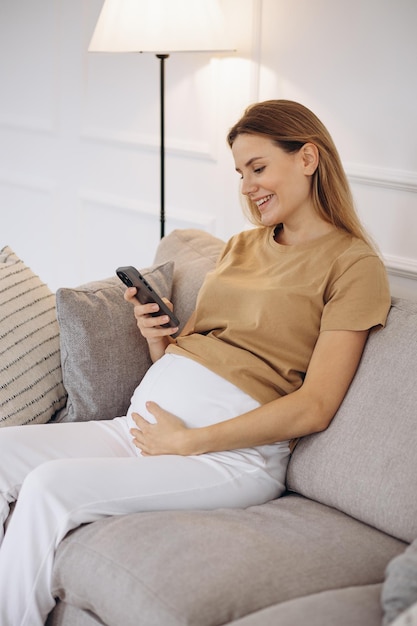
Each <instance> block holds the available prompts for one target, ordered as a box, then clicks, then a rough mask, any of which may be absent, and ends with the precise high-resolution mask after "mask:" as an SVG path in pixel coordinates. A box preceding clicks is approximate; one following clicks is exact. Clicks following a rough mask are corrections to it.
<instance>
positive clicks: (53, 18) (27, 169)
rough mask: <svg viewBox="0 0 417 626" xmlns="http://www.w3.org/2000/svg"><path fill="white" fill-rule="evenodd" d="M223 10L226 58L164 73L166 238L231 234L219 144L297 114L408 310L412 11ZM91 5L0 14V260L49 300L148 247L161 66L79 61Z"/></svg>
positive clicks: (354, 1) (330, 0)
mask: <svg viewBox="0 0 417 626" xmlns="http://www.w3.org/2000/svg"><path fill="white" fill-rule="evenodd" d="M196 1H197V0H196ZM223 1H224V3H225V7H226V10H227V12H228V14H229V16H230V15H232V16H235V19H234V25H233V30H234V34H235V35H236V36H237V38H238V42H239V52H238V53H237V54H236V55H234V56H233V57H217V58H210V57H209V56H208V55H171V57H170V58H169V59H168V60H167V62H166V90H167V93H166V107H167V112H166V135H167V138H166V141H167V159H166V211H167V232H169V231H170V230H171V229H173V228H188V227H196V228H203V229H205V230H208V231H210V232H212V233H214V234H216V235H218V236H220V237H223V238H227V237H229V236H230V235H231V234H232V233H234V232H236V231H238V230H240V229H242V228H245V227H246V223H245V221H244V219H243V217H242V216H241V209H240V203H239V198H238V193H237V189H238V177H237V175H236V173H235V172H234V168H233V162H232V159H231V155H230V153H229V149H228V148H227V146H226V144H225V135H226V132H227V130H228V128H229V127H230V126H231V125H232V124H233V123H234V122H235V121H236V119H237V118H238V117H239V116H240V114H241V113H242V111H243V109H244V108H245V106H246V105H247V104H249V103H250V102H253V101H256V100H260V99H266V98H289V99H296V100H299V101H301V102H303V103H304V104H306V105H307V106H309V107H310V108H312V109H313V110H314V111H315V112H316V113H317V114H318V115H319V117H321V118H322V120H323V121H324V122H325V124H326V125H327V126H328V128H329V130H330V131H331V133H332V134H333V137H334V139H335V141H336V143H337V145H338V147H339V149H340V153H341V156H342V159H343V161H344V164H345V167H346V170H347V172H348V174H349V177H350V180H351V183H352V187H353V191H354V195H355V198H356V200H357V205H358V210H359V212H360V214H361V216H362V218H363V220H364V221H365V223H366V225H367V226H368V228H369V230H370V231H371V233H372V234H373V236H374V238H375V239H376V240H377V243H378V244H379V246H380V248H381V251H382V253H383V255H384V257H385V258H386V261H387V267H388V269H389V272H390V275H391V280H392V284H393V290H394V293H398V294H405V293H411V294H414V297H416V298H417V236H416V235H417V206H416V197H417V196H416V193H417V150H416V148H415V141H414V139H415V137H416V136H417V132H416V131H417V116H416V115H415V113H414V109H415V102H416V101H417V84H416V81H415V59H416V58H417V40H416V38H415V35H414V30H415V25H416V24H417V3H416V2H415V0H397V1H396V2H395V3H394V2H392V0H350V1H349V2H342V1H341V0H338V1H337V2H335V1H334V0H223ZM101 6H102V0H71V1H68V0H37V1H36V2H33V0H1V1H0V89H1V97H0V218H1V222H0V248H1V247H3V245H6V244H8V245H10V246H11V247H12V248H14V250H15V251H16V252H17V253H18V254H19V255H20V256H21V257H22V258H23V259H24V260H25V261H26V262H27V263H28V264H29V265H31V267H32V268H33V269H34V270H35V271H37V272H38V273H39V274H40V276H41V277H42V278H43V279H44V280H46V281H47V282H48V283H49V285H50V286H51V288H53V289H55V288H57V287H58V286H62V285H67V286H70V285H76V284H79V283H82V282H84V281H86V280H93V279H95V278H100V277H103V276H108V275H111V274H112V273H113V271H114V268H115V267H116V266H117V265H122V264H136V265H138V266H139V267H141V266H144V265H146V264H149V263H151V261H152V258H153V253H154V250H155V247H156V245H157V242H158V238H159V220H158V211H159V153H158V145H159V104H158V98H159V82H158V80H159V66H158V61H157V59H156V58H155V57H154V56H153V55H106V54H104V55H100V54H89V53H87V47H88V43H89V40H90V37H91V34H92V32H93V29H94V25H95V22H96V20H97V17H98V14H99V12H100V9H101Z"/></svg>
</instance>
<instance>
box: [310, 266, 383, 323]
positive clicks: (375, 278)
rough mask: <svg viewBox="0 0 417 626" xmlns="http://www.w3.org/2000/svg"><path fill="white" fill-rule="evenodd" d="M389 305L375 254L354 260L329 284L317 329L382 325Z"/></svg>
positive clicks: (381, 267) (380, 267)
mask: <svg viewBox="0 0 417 626" xmlns="http://www.w3.org/2000/svg"><path fill="white" fill-rule="evenodd" d="M390 306H391V297H390V291H389V285H388V279H387V275H386V271H385V268H384V265H383V263H382V261H381V259H379V257H378V256H376V255H368V256H364V257H362V258H359V259H357V260H356V261H354V262H353V263H351V264H349V265H348V266H347V267H346V268H343V270H342V271H341V273H340V274H339V276H337V278H336V279H335V280H334V281H333V282H332V283H331V284H330V285H329V289H328V292H327V294H326V303H325V306H324V309H323V314H322V319H321V325H320V330H321V331H323V330H358V331H359V330H368V329H371V328H373V327H374V326H384V325H385V322H386V318H387V315H388V311H389V309H390Z"/></svg>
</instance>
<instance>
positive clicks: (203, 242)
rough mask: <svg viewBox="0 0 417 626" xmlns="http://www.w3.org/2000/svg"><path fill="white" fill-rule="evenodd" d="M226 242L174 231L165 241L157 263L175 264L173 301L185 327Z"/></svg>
mask: <svg viewBox="0 0 417 626" xmlns="http://www.w3.org/2000/svg"><path fill="white" fill-rule="evenodd" d="M224 245H225V242H224V241H222V240H221V239H218V238H217V237H214V235H211V234H210V233H206V232H204V231H202V230H196V229H193V228H189V229H183V230H174V231H172V232H171V233H170V234H169V235H167V236H166V237H165V238H164V239H162V240H161V242H160V244H159V246H158V249H157V251H156V255H155V263H158V264H159V263H165V262H167V261H173V262H174V277H173V282H172V293H171V299H172V302H173V303H174V306H175V314H176V316H177V317H178V319H179V320H180V322H181V327H182V326H183V325H184V324H185V322H186V321H187V320H188V318H189V317H190V315H191V313H192V312H193V311H194V307H195V301H196V298H197V294H198V291H199V289H200V287H201V284H202V282H203V280H204V277H205V275H206V274H207V272H209V271H210V270H212V269H213V268H214V266H215V264H216V261H217V259H218V257H219V254H220V252H221V251H222V249H223V248H224Z"/></svg>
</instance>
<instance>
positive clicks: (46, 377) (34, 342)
mask: <svg viewBox="0 0 417 626" xmlns="http://www.w3.org/2000/svg"><path fill="white" fill-rule="evenodd" d="M65 400H66V393H65V389H64V386H63V384H62V372H61V358H60V352H59V329H58V323H57V320H56V314H55V296H54V295H53V294H52V292H51V291H50V290H49V288H48V287H47V285H45V284H44V283H43V282H42V281H41V279H40V278H39V277H38V276H36V274H34V273H33V272H32V270H31V269H30V268H29V267H27V266H26V265H25V264H24V263H23V261H22V260H21V259H20V258H19V257H18V256H17V255H16V254H15V253H14V252H13V250H11V248H10V247H9V246H6V247H4V248H3V249H2V250H1V251H0V426H18V425H21V424H29V423H30V424H43V423H45V422H47V421H48V420H49V419H50V418H51V417H52V416H53V415H54V413H55V412H56V411H57V410H58V409H60V408H61V407H62V406H63V405H64V404H65Z"/></svg>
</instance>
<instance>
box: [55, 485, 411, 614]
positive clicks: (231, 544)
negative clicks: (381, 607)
mask: <svg viewBox="0 0 417 626" xmlns="http://www.w3.org/2000/svg"><path fill="white" fill-rule="evenodd" d="M404 547H405V546H404V544H403V543H402V542H399V541H398V540H396V539H394V538H392V537H389V536H388V535H385V534H384V533H381V532H379V531H377V530H374V529H372V528H370V527H369V526H367V525H365V524H362V523H360V522H358V521H356V520H354V519H352V518H350V517H348V516H346V515H344V514H342V513H340V512H339V511H336V510H334V509H330V508H328V507H324V506H323V505H320V504H318V503H315V502H311V501H309V500H306V499H305V498H302V497H300V496H297V495H291V496H285V497H283V498H280V499H278V500H275V501H273V502H270V503H268V504H264V505H262V506H255V507H250V508H248V509H246V510H238V509H228V510H225V509H223V510H216V511H164V512H159V513H157V512H155V513H152V512H149V513H137V514H133V515H128V516H123V517H112V518H108V519H105V520H100V521H98V522H95V523H94V524H90V525H87V526H84V527H82V528H79V529H77V530H76V531H74V532H72V533H71V534H70V535H69V536H68V537H66V538H65V539H64V541H63V542H62V543H61V545H60V546H59V548H58V551H57V555H56V559H55V567H54V573H53V583H52V585H53V593H54V595H56V596H58V597H59V598H60V599H61V600H64V601H65V602H66V603H68V604H73V605H74V606H76V607H78V608H82V609H88V610H90V611H91V612H92V613H93V614H94V615H96V616H97V617H98V618H99V619H101V620H102V621H103V622H104V623H105V624H107V625H108V626H120V624H123V625H124V626H137V624H138V623H143V624H146V625H147V626H160V625H161V624H163V625H164V626H180V625H181V626H184V625H195V626H209V625H210V626H215V625H216V624H225V623H228V622H230V621H232V620H233V619H237V618H239V617H241V616H243V615H246V614H248V613H252V612H254V611H256V610H258V609H261V608H264V607H267V606H270V605H272V604H275V603H277V602H284V601H287V600H290V599H292V598H296V597H300V596H303V595H307V594H312V593H318V592H320V591H324V590H326V589H337V588H340V587H349V586H352V585H368V584H374V583H378V582H382V580H383V576H384V569H385V567H386V564H387V563H388V561H389V560H391V558H393V557H394V556H395V555H397V554H399V553H400V552H402V551H403V549H404ZM116 598H117V601H116Z"/></svg>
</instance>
